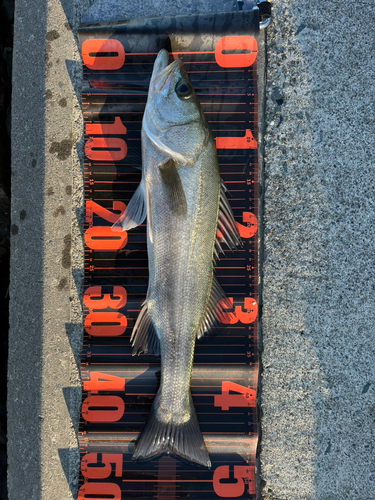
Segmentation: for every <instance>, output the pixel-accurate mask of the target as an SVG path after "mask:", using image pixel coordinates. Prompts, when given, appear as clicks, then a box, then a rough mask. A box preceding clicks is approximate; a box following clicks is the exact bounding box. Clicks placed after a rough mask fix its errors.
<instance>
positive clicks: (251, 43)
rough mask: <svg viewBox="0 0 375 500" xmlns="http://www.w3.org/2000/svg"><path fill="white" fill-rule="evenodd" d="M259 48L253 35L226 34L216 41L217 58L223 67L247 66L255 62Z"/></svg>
mask: <svg viewBox="0 0 375 500" xmlns="http://www.w3.org/2000/svg"><path fill="white" fill-rule="evenodd" d="M257 50H258V45H257V41H256V40H255V38H253V37H252V36H224V37H223V38H220V40H218V42H217V43H216V47H215V60H216V62H217V64H218V65H219V66H221V67H222V68H247V67H249V66H251V65H252V64H254V62H255V60H256V58H257ZM244 52H245V53H244Z"/></svg>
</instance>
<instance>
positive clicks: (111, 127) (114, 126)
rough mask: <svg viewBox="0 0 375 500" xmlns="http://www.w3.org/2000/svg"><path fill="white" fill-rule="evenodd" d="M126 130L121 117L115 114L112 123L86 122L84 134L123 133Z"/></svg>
mask: <svg viewBox="0 0 375 500" xmlns="http://www.w3.org/2000/svg"><path fill="white" fill-rule="evenodd" d="M126 132H127V130H126V127H125V125H123V123H122V121H121V118H120V117H119V116H115V121H114V123H100V122H98V123H86V125H85V134H86V135H125V134H126Z"/></svg>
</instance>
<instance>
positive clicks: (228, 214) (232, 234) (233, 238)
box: [214, 181, 242, 260]
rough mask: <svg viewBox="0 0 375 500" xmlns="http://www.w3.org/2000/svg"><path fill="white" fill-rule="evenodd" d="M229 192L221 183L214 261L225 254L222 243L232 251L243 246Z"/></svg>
mask: <svg viewBox="0 0 375 500" xmlns="http://www.w3.org/2000/svg"><path fill="white" fill-rule="evenodd" d="M227 191H228V190H227V188H226V187H225V184H224V182H223V181H221V190H220V204H219V215H218V220H217V233H216V242H215V248H214V260H216V259H219V254H220V253H224V250H223V249H222V247H221V244H222V243H225V244H226V245H227V246H228V247H229V248H230V249H231V250H234V249H235V248H237V247H238V246H242V240H241V237H240V233H239V232H238V227H237V224H236V221H235V220H234V216H233V212H232V209H231V208H230V205H229V202H228V199H227V195H226V192H227Z"/></svg>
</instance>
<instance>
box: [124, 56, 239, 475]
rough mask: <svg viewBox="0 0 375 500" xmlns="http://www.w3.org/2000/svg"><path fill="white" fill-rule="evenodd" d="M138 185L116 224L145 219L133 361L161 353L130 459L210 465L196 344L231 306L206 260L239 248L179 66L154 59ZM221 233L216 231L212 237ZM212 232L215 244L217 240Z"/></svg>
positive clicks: (207, 134) (203, 127)
mask: <svg viewBox="0 0 375 500" xmlns="http://www.w3.org/2000/svg"><path fill="white" fill-rule="evenodd" d="M142 163H143V167H142V180H141V183H140V184H139V186H138V188H137V190H136V192H135V193H134V195H133V197H132V199H131V200H130V202H129V204H128V206H127V209H126V211H125V213H124V215H123V216H122V218H121V219H119V221H117V223H116V224H115V227H117V228H119V227H121V228H122V229H125V230H129V229H131V228H133V227H136V226H138V225H139V224H141V223H142V222H143V221H144V220H145V218H146V216H147V250H148V260H149V285H148V291H147V297H146V300H145V302H144V303H143V305H142V308H141V311H140V314H139V316H138V319H137V321H136V324H135V326H134V329H133V332H132V336H131V342H132V345H133V354H140V353H146V352H149V353H151V352H153V353H155V354H160V355H161V381H160V388H159V390H158V393H157V395H156V397H155V400H154V402H153V405H152V408H151V411H150V415H149V418H148V421H147V424H146V426H145V428H144V430H143V432H142V434H141V436H140V438H139V441H138V443H137V445H136V448H135V451H134V453H133V460H137V459H148V458H151V457H154V456H157V455H159V454H160V453H162V452H166V453H173V454H175V455H178V456H180V457H182V458H183V459H185V460H188V461H191V462H195V463H198V464H201V465H203V466H206V467H210V466H211V462H210V457H209V454H208V451H207V448H206V445H205V443H204V440H203V436H202V434H201V431H200V428H199V424H198V421H197V416H196V412H195V409H194V405H193V400H192V397H191V393H190V378H191V370H192V364H193V355H194V347H195V340H196V338H200V337H201V336H202V335H203V334H204V333H205V332H206V331H208V330H209V329H210V327H211V326H212V324H213V323H214V321H215V319H216V308H217V303H218V301H220V300H223V301H224V302H223V303H224V306H225V307H228V308H230V307H231V305H230V303H229V301H228V299H226V297H225V294H224V292H223V290H222V289H221V287H220V285H219V284H218V282H217V280H216V278H215V275H214V268H213V261H214V259H215V258H218V255H219V252H221V251H222V248H221V242H225V243H226V244H227V245H228V246H229V247H230V248H235V247H236V246H238V245H239V244H240V243H241V240H240V236H239V233H238V229H237V225H236V223H235V221H234V218H233V213H232V211H231V208H230V206H229V204H228V201H227V198H226V195H225V191H226V189H225V187H224V184H223V183H222V181H221V179H220V175H219V166H218V161H217V156H216V148H215V141H214V138H213V136H212V133H211V130H210V127H209V125H208V123H207V121H206V119H205V117H204V114H203V111H202V108H201V106H200V104H199V102H198V100H197V97H196V95H195V92H194V89H193V87H192V85H191V83H190V80H189V77H188V75H187V73H186V71H185V68H184V66H183V65H182V62H181V60H179V59H176V60H175V61H174V62H172V63H171V64H169V65H168V52H167V51H166V50H161V51H160V52H159V54H158V56H157V58H156V60H155V63H154V69H153V73H152V77H151V81H150V87H149V93H148V99H147V105H146V109H145V112H144V116H143V122H142ZM218 232H219V233H218ZM217 233H218V234H219V237H217Z"/></svg>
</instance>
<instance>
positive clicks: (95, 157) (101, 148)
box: [78, 9, 259, 500]
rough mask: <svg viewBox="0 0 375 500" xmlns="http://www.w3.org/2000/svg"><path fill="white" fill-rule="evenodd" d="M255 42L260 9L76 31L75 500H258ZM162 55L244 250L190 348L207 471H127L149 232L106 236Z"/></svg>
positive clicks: (143, 392) (143, 371)
mask: <svg viewBox="0 0 375 500" xmlns="http://www.w3.org/2000/svg"><path fill="white" fill-rule="evenodd" d="M258 30H259V16H258V10H257V9H255V10H253V11H243V12H242V11H241V12H233V13H229V12H226V13H219V14H204V15H203V14H201V15H195V16H175V17H168V18H165V17H164V18H154V19H139V20H132V21H126V22H120V23H112V24H106V25H104V24H102V25H95V26H82V27H81V28H80V30H79V40H80V45H81V53H82V61H83V76H84V81H83V90H82V108H83V114H84V123H85V160H84V175H85V207H86V217H85V228H84V240H85V291H84V298H83V301H84V311H85V320H84V328H85V331H84V343H83V351H82V365H81V374H82V384H83V400H82V412H81V420H80V427H79V445H80V452H81V469H80V479H79V491H78V499H79V500H88V499H91V500H104V499H113V500H121V499H125V498H127V499H133V498H134V499H151V498H158V499H159V500H164V499H165V500H166V499H168V500H173V499H175V498H189V499H192V500H193V499H197V500H198V499H205V500H209V499H216V498H220V497H221V498H241V499H255V497H256V488H255V453H256V446H257V436H258V430H257V415H256V389H257V381H258V344H257V308H258V306H257V304H258V239H257V213H258V163H257V140H258V127H257V123H258V117H257V71H256V62H257V61H256V59H257V35H258ZM162 48H165V49H167V50H168V51H169V53H170V58H171V60H172V57H174V58H177V57H179V58H180V59H182V61H183V63H184V65H185V68H186V70H187V72H188V74H189V78H190V80H191V82H192V85H193V87H194V89H195V92H196V94H197V97H198V99H199V101H200V103H201V106H202V108H203V111H204V113H205V116H206V118H207V121H208V123H209V124H210V126H211V129H212V132H213V135H214V137H215V140H216V147H217V153H218V160H219V165H220V174H221V177H222V179H223V181H224V182H225V185H226V187H227V189H228V191H229V193H228V199H229V203H230V205H231V207H232V209H233V212H234V216H235V219H236V222H237V224H238V227H239V230H240V234H241V237H242V239H243V241H244V245H243V247H242V248H241V249H239V250H236V251H234V252H231V251H230V250H226V251H225V255H222V256H221V258H220V260H219V261H217V263H216V276H217V278H218V281H219V283H220V285H221V286H222V287H223V289H224V291H225V292H226V294H227V296H228V298H229V299H230V301H231V302H232V303H233V308H232V309H231V310H224V309H222V308H221V309H220V307H221V306H220V304H219V305H218V310H219V309H220V314H218V318H219V319H220V323H219V324H218V325H217V326H216V327H214V328H213V329H212V332H211V333H209V334H208V335H205V337H204V338H202V339H201V340H198V341H197V343H196V348H195V354H194V366H193V373H192V379H191V391H192V397H193V401H194V406H195V409H196V412H197V417H198V421H199V425H200V428H201V431H202V433H203V436H204V439H205V441H206V444H207V447H208V451H209V453H210V458H211V461H212V468H211V469H210V470H209V469H205V468H203V467H201V466H198V465H197V466H195V465H194V464H192V463H188V462H184V461H182V460H181V459H179V458H176V457H174V456H169V455H164V456H160V457H158V458H155V459H153V460H151V461H147V462H133V461H132V451H133V447H134V442H135V440H136V439H137V437H138V435H139V434H140V432H141V431H142V429H143V428H144V425H145V422H146V421H147V417H148V414H149V411H150V408H151V404H152V401H153V399H154V397H155V394H156V391H157V388H158V384H159V380H160V358H159V357H156V356H153V355H149V354H143V355H140V356H135V357H133V356H132V347H131V345H130V341H129V339H130V335H131V332H132V328H133V326H134V323H135V321H136V319H137V316H138V314H139V311H140V306H141V304H142V302H143V301H144V299H145V297H146V291H147V283H148V261H147V248H146V225H145V224H144V225H142V226H140V227H137V228H135V229H132V230H131V231H129V232H128V233H126V232H122V233H119V232H114V231H112V229H111V226H112V224H113V223H114V222H116V220H117V219H118V218H119V217H120V215H121V214H122V213H123V212H124V210H125V208H126V205H127V203H128V202H129V200H130V198H131V197H132V195H133V193H134V191H135V190H136V188H137V186H138V184H139V182H140V179H141V171H140V170H139V167H140V165H141V153H140V151H141V125H142V116H143V112H144V108H145V104H146V99H147V92H148V84H149V80H150V77H151V72H152V68H153V63H154V60H155V58H156V55H157V53H158V51H159V50H160V49H162ZM229 312H232V314H228V313H229ZM233 313H234V314H233Z"/></svg>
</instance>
